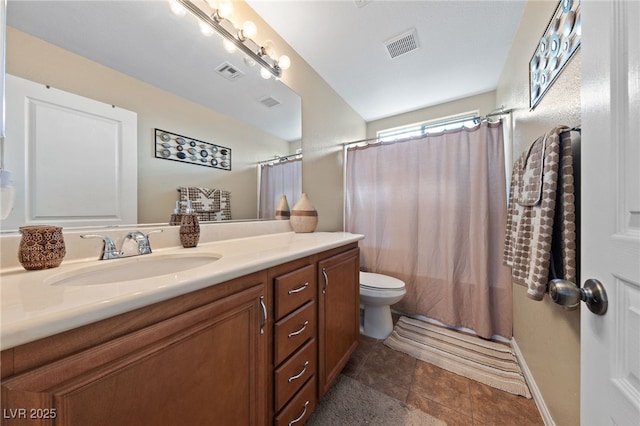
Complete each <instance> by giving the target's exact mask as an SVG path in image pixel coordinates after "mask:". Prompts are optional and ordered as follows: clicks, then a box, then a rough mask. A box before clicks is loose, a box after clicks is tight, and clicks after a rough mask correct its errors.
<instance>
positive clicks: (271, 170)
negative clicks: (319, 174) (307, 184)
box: [258, 160, 302, 219]
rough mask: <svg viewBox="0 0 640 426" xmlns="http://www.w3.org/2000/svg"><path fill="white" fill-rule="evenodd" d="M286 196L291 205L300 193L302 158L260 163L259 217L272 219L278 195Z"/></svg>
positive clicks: (298, 197)
mask: <svg viewBox="0 0 640 426" xmlns="http://www.w3.org/2000/svg"><path fill="white" fill-rule="evenodd" d="M281 195H286V196H287V203H288V204H289V208H290V209H292V208H293V205H294V204H295V203H296V202H297V201H298V200H299V199H300V196H301V195H302V160H289V161H285V162H282V163H275V164H264V165H260V203H259V204H260V205H259V206H258V218H259V219H273V218H274V217H275V215H276V208H277V207H278V203H279V202H280V196H281Z"/></svg>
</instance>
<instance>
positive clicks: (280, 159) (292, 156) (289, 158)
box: [257, 153, 302, 164]
mask: <svg viewBox="0 0 640 426" xmlns="http://www.w3.org/2000/svg"><path fill="white" fill-rule="evenodd" d="M299 159H302V153H298V154H289V155H283V156H276V157H275V158H272V159H270V160H262V161H258V162H257V164H268V163H284V162H285V161H293V160H299Z"/></svg>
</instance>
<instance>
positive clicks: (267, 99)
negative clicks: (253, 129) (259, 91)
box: [258, 96, 280, 108]
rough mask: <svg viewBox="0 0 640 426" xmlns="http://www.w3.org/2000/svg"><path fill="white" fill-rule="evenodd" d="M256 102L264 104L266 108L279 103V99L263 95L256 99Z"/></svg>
mask: <svg viewBox="0 0 640 426" xmlns="http://www.w3.org/2000/svg"><path fill="white" fill-rule="evenodd" d="M258 102H260V103H261V104H262V105H264V106H266V107H267V108H273V107H274V106H276V105H280V101H279V100H277V99H275V98H272V97H271V96H265V97H264V98H260V99H258Z"/></svg>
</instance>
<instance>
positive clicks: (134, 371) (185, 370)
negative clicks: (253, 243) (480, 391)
mask: <svg viewBox="0 0 640 426" xmlns="http://www.w3.org/2000/svg"><path fill="white" fill-rule="evenodd" d="M265 281H266V274H258V275H255V274H254V276H253V277H252V279H250V280H247V279H246V278H243V279H239V280H236V281H231V282H229V283H224V284H219V285H217V286H213V287H211V289H214V288H216V287H219V288H216V290H217V291H213V292H212V291H209V289H205V290H204V291H198V292H195V293H192V294H190V295H188V297H186V298H185V297H180V298H177V299H178V300H177V303H178V304H180V305H182V306H185V305H186V306H188V305H199V304H200V303H203V304H201V305H199V306H195V307H193V308H192V309H188V310H186V311H183V312H181V313H179V314H176V315H172V316H170V317H167V318H164V319H162V320H160V321H158V322H155V323H153V324H150V325H149V324H146V325H145V326H144V327H140V328H137V329H136V330H135V331H131V332H128V333H126V334H124V335H121V336H118V337H114V338H107V339H105V341H103V342H102V343H100V344H97V345H95V346H93V347H91V348H88V349H85V350H82V351H80V352H76V353H74V352H73V351H72V350H71V352H70V353H67V354H66V355H65V356H63V357H61V358H60V359H57V360H55V361H53V362H47V363H46V364H44V365H40V366H37V367H35V368H32V369H29V370H27V371H25V372H22V373H21V374H17V375H14V376H12V377H8V378H6V379H5V380H3V383H2V408H3V424H6V425H14V424H29V425H35V424H43V425H45V424H46V425H49V424H52V425H53V424H55V425H83V426H84V425H102V424H104V425H107V424H109V425H119V426H120V425H137V426H139V425H154V426H155V425H178V424H183V425H187V424H188V425H214V424H225V425H226V424H228V425H231V424H238V425H263V424H267V423H268V419H267V416H268V412H267V405H266V404H267V402H266V395H267V393H268V389H267V380H266V379H265V378H266V375H267V367H268V366H267V348H268V345H267V343H268V342H267V336H268V334H267V333H264V329H263V327H264V326H265V320H264V316H263V309H262V305H261V300H264V296H265ZM223 287H226V289H225V288H223ZM222 290H226V291H222ZM211 293H214V295H217V296H221V297H220V298H216V297H214V298H213V299H211V298H210V299H209V300H207V299H206V298H207V296H212V294H211ZM225 293H228V295H224V294H225ZM261 298H262V299H261ZM187 299H188V300H187ZM171 302H172V301H167V302H161V303H160V304H157V306H154V307H153V308H142V309H140V310H138V311H134V312H137V313H138V314H139V315H140V316H141V321H144V319H146V318H148V315H152V316H153V315H157V314H158V313H159V312H162V310H163V308H165V309H166V310H167V311H172V310H174V309H175V307H174V306H171ZM129 314H130V313H128V314H124V316H122V317H120V318H119V317H113V318H110V319H107V320H104V321H106V322H107V323H109V326H110V327H108V328H109V329H112V330H117V329H119V328H121V327H122V326H123V325H124V324H122V323H121V321H125V322H128V321H130V320H132V318H133V317H131V316H130V315H129ZM119 320H121V321H119ZM134 321H135V320H134ZM102 326H103V324H100V323H97V324H96V325H94V326H93V327H92V326H91V325H89V326H85V327H83V333H86V334H87V335H91V334H92V333H93V331H92V328H95V329H96V330H97V329H99V328H101V327H102ZM124 326H126V327H131V324H130V323H129V324H126V325H124ZM133 328H136V327H135V326H133ZM261 331H262V334H261ZM53 337H54V338H55V337H56V336H53ZM69 337H70V336H69V335H65V334H64V333H63V335H61V336H60V335H59V336H58V338H57V339H50V338H47V339H45V340H48V343H50V344H52V345H54V346H59V345H62V346H66V345H68V346H69V347H72V346H74V342H67V341H66V340H67V339H68V338H69ZM27 345H28V344H27ZM16 352H18V353H21V352H22V349H21V347H18V348H15V349H10V350H8V351H6V353H7V354H9V355H3V361H4V360H5V359H7V360H9V361H10V362H12V363H13V364H14V367H15V365H16V364H17V365H20V362H21V360H19V359H17V358H18V357H19V356H17V355H16Z"/></svg>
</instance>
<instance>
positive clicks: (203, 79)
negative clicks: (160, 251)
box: [3, 0, 302, 229]
mask: <svg viewBox="0 0 640 426" xmlns="http://www.w3.org/2000/svg"><path fill="white" fill-rule="evenodd" d="M236 25H237V23H236ZM7 26H8V28H7V31H8V32H7V73H10V74H14V75H17V76H19V77H22V78H26V79H29V80H33V81H36V82H38V83H42V84H49V85H51V86H52V87H55V88H58V89H61V90H65V91H68V92H71V93H75V94H78V95H80V96H84V97H88V98H91V99H95V100H98V101H101V102H105V103H107V104H113V105H116V106H118V107H122V108H125V109H129V110H131V111H133V112H136V113H137V115H138V191H137V193H138V222H140V223H167V222H168V220H169V217H170V215H171V213H172V210H173V208H174V207H175V201H176V200H178V198H179V197H178V196H179V194H178V192H177V190H176V189H177V188H178V187H180V186H199V187H209V188H219V189H224V190H228V191H230V192H231V194H232V199H233V202H232V203H231V205H232V219H234V220H248V219H256V218H257V213H258V195H257V188H258V184H257V182H258V178H257V175H258V167H257V164H258V162H260V161H262V160H267V159H270V158H273V157H274V156H286V155H290V154H294V153H296V151H297V150H298V149H299V148H300V147H301V144H300V140H301V132H302V125H301V99H300V97H299V96H298V95H297V94H296V93H295V92H293V91H292V90H291V89H289V88H288V87H287V86H286V85H285V84H284V83H282V82H281V81H277V80H275V79H273V78H271V79H269V80H265V79H263V78H262V77H261V76H260V73H259V70H258V69H257V68H256V67H255V66H253V65H251V64H250V63H247V61H245V60H244V55H242V54H241V53H240V52H235V53H233V54H230V53H228V52H227V51H225V50H224V49H223V47H222V41H221V38H220V37H219V36H218V35H217V34H213V35H212V36H210V37H207V36H205V35H203V34H202V33H201V32H200V29H199V25H198V22H197V20H196V19H195V18H194V17H193V16H191V15H189V14H187V15H186V16H181V17H179V16H176V15H174V14H173V13H171V10H170V7H169V2H168V1H166V0H159V1H144V2H141V1H117V2H114V1H55V2H52V1H23V0H9V1H8V5H7ZM258 31H259V28H258ZM34 37H35V38H34ZM18 38H19V40H17V39H18ZM38 39H39V40H38ZM255 39H256V40H260V34H259V32H258V35H257V36H256V37H255ZM25 40H28V41H29V43H25V42H24V41H25ZM42 41H44V42H46V43H43V42H42ZM47 43H50V44H51V45H54V46H50V45H49V44H47ZM32 46H35V47H34V48H33V49H32V48H31V47H32ZM58 47H60V48H63V49H65V51H68V52H63V51H60V50H58ZM61 52H62V53H61ZM34 56H37V57H34ZM85 58H86V59H88V60H89V61H93V62H91V63H89V62H88V61H86V60H85ZM96 63H97V64H96ZM98 64H99V65H98ZM225 64H226V65H230V66H231V67H232V68H233V69H234V70H235V71H237V72H236V73H234V74H235V75H236V76H237V75H241V76H240V77H235V78H233V77H230V78H228V79H227V78H225V75H224V74H225V72H224V71H223V72H221V73H219V72H217V71H216V70H218V69H221V66H223V65H225ZM101 65H103V66H104V67H107V68H102V67H101ZM294 66H295V64H294ZM80 67H85V68H80ZM226 71H227V74H228V67H227V70H226ZM285 72H286V71H285ZM143 98H144V99H143ZM274 104H275V105H274ZM10 125H11V123H8V124H7V130H8V132H10ZM154 128H161V129H165V130H167V131H170V132H173V133H177V134H181V135H185V136H187V137H190V138H194V139H198V140H201V141H206V142H210V143H214V144H217V145H221V146H225V147H229V148H231V150H232V153H233V157H232V170H231V171H225V170H215V169H211V168H208V167H198V166H196V165H193V164H184V163H177V162H172V161H166V160H163V159H159V158H155V157H154V148H153V142H154V140H153V131H154ZM11 143H12V141H11V140H10V138H9V137H8V138H7V141H6V145H5V146H6V147H7V148H6V149H7V150H9V149H10V145H11ZM7 158H9V157H7ZM6 167H7V168H8V169H10V168H11V164H7V165H6ZM15 179H17V177H14V180H15ZM23 223H24V221H23ZM3 228H4V229H6V227H3Z"/></svg>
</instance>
